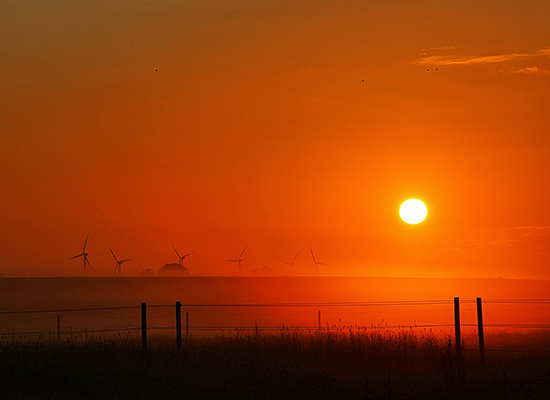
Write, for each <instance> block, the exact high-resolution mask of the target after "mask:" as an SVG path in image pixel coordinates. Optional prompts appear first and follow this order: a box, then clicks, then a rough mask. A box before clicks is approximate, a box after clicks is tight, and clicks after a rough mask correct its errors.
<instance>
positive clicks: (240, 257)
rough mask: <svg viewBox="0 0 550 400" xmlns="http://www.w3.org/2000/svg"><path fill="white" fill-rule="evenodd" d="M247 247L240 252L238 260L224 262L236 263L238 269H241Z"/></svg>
mask: <svg viewBox="0 0 550 400" xmlns="http://www.w3.org/2000/svg"><path fill="white" fill-rule="evenodd" d="M247 247H248V245H246V246H244V249H243V251H242V252H241V255H240V256H239V258H238V259H236V260H225V261H230V262H236V263H238V264H239V269H241V263H242V262H243V259H242V257H243V254H244V251H245V250H246V248H247Z"/></svg>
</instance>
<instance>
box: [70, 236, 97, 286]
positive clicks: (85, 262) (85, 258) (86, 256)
mask: <svg viewBox="0 0 550 400" xmlns="http://www.w3.org/2000/svg"><path fill="white" fill-rule="evenodd" d="M88 236H90V234H89V233H88V234H87V235H86V240H85V241H84V248H83V249H82V253H80V254H78V255H76V256H74V257H71V258H69V260H72V259H73V258H78V257H84V276H86V264H88V266H90V267H91V266H92V264H90V261H88V253H86V243H88Z"/></svg>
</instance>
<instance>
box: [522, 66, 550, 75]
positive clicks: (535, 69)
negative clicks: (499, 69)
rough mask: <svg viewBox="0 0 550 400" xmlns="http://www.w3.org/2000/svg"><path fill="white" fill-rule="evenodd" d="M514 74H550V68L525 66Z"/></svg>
mask: <svg viewBox="0 0 550 400" xmlns="http://www.w3.org/2000/svg"><path fill="white" fill-rule="evenodd" d="M514 74H528V75H530V74H543V75H548V74H550V70H548V69H542V68H539V67H525V68H521V69H517V70H515V71H514Z"/></svg>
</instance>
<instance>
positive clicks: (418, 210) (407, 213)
mask: <svg viewBox="0 0 550 400" xmlns="http://www.w3.org/2000/svg"><path fill="white" fill-rule="evenodd" d="M399 215H400V216H401V219H402V220H403V221H405V222H406V223H407V224H418V223H420V222H422V221H424V219H425V218H426V215H428V209H427V208H426V206H425V205H424V203H422V202H421V201H420V200H417V199H409V200H407V201H405V202H404V203H403V204H401V207H400V208H399Z"/></svg>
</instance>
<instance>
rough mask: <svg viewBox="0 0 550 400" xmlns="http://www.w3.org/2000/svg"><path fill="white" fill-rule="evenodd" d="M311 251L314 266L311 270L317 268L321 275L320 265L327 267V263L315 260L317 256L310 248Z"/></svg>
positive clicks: (316, 270)
mask: <svg viewBox="0 0 550 400" xmlns="http://www.w3.org/2000/svg"><path fill="white" fill-rule="evenodd" d="M309 251H311V257H312V258H313V265H312V267H311V269H313V268H315V272H317V273H319V265H327V264H326V263H322V262H319V261H317V260H316V259H315V255H314V254H313V249H312V248H311V247H310V248H309Z"/></svg>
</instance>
